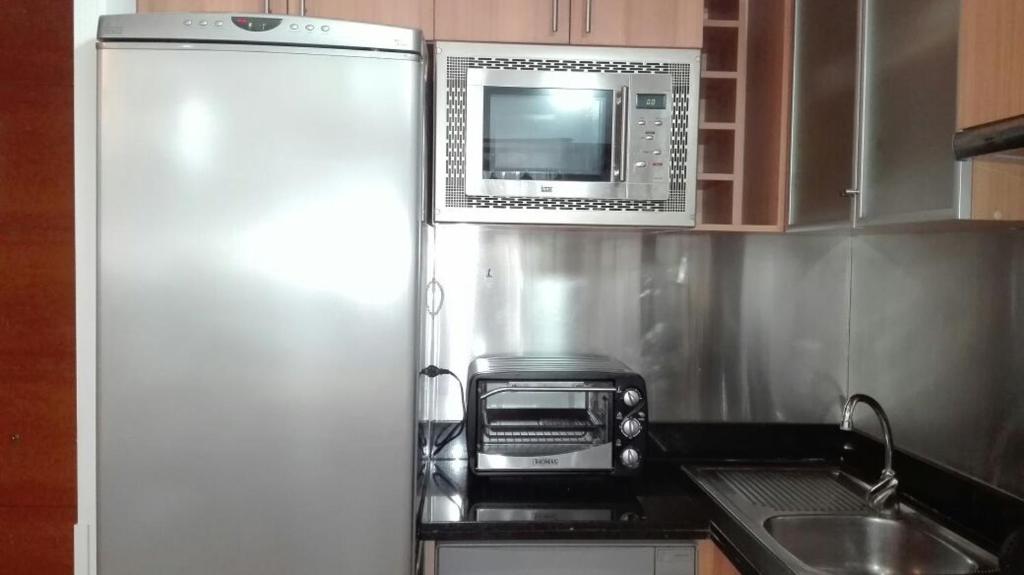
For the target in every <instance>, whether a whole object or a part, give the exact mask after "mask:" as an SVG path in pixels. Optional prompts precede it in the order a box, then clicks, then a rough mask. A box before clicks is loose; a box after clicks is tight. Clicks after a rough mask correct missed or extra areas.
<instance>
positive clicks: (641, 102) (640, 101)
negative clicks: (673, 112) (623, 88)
mask: <svg viewBox="0 0 1024 575" xmlns="http://www.w3.org/2000/svg"><path fill="white" fill-rule="evenodd" d="M636 107H637V109H638V110H664V109H665V94H637V95H636Z"/></svg>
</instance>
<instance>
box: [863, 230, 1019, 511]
mask: <svg viewBox="0 0 1024 575" xmlns="http://www.w3.org/2000/svg"><path fill="white" fill-rule="evenodd" d="M1022 280H1024V235H1021V234H1020V233H1019V232H971V233H925V234H907V233H904V234H893V235H867V236H860V237H857V238H855V239H854V244H853V297H852V313H851V317H852V324H851V351H850V354H851V356H850V359H851V364H850V393H867V394H870V395H872V396H874V397H875V398H877V399H878V400H879V401H880V402H881V404H882V406H883V407H885V409H886V411H887V412H888V414H889V417H890V419H891V420H892V424H893V428H894V436H895V441H896V446H897V447H898V448H900V449H905V450H907V451H910V452H913V453H916V454H918V455H921V456H923V457H926V458H928V459H931V460H933V461H937V462H939V463H942V464H945V465H949V466H951V467H953V468H955V469H957V470H960V471H962V472H964V473H966V474H968V475H971V476H973V477H976V478H978V479H981V480H982V481H985V482H987V483H990V484H992V485H995V486H997V487H1000V488H1003V489H1005V490H1007V491H1010V492H1013V493H1016V494H1024V388H1022V387H1021V386H1020V381H1021V377H1022V376H1024V369H1022V360H1021V354H1020V352H1019V350H1020V349H1021V344H1022V342H1024V313H1022V311H1021V307H1022V305H1024V285H1022V284H1024V282H1022ZM858 422H859V423H860V424H862V425H864V428H865V429H867V430H872V429H874V427H875V423H874V421H873V416H872V415H871V414H870V413H867V412H865V413H864V414H861V418H860V419H859V420H858Z"/></svg>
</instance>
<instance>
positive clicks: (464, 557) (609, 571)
mask: <svg viewBox="0 0 1024 575" xmlns="http://www.w3.org/2000/svg"><path fill="white" fill-rule="evenodd" d="M428 555H431V554H428ZM432 559H433V560H432V561H431V562H430V563H432V564H431V565H428V569H427V570H426V573H427V574H428V575H485V574H486V575H495V574H500V575H575V574H577V573H578V574H580V575H583V574H586V575H695V573H696V562H697V561H696V546H695V545H694V544H692V543H672V544H666V543H636V544H630V543H620V542H614V543H593V544H590V543H588V544H583V543H568V542H567V543H509V544H487V543H481V544H462V543H452V544H447V543H446V544H440V545H438V546H437V548H436V557H434V558H432ZM430 567H435V568H436V570H435V571H431V570H430Z"/></svg>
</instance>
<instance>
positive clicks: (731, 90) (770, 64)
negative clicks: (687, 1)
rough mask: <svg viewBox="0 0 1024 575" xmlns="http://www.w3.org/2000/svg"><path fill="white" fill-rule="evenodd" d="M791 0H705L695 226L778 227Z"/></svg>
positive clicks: (782, 213)
mask: <svg viewBox="0 0 1024 575" xmlns="http://www.w3.org/2000/svg"><path fill="white" fill-rule="evenodd" d="M793 4H794V0H705V5H704V6H705V10H704V52H703V63H702V71H701V101H700V124H699V125H698V127H699V141H698V153H697V165H698V170H697V180H698V184H697V212H698V216H697V228H696V229H697V230H704V231H737V232H778V231H782V230H783V229H784V226H785V224H784V222H785V219H784V216H785V203H786V202H785V198H786V191H787V190H786V182H787V180H788V178H787V166H788V158H789V102H790V87H789V82H790V74H791V66H792V64H791V60H792V57H791V56H792V41H791V38H792V26H793Z"/></svg>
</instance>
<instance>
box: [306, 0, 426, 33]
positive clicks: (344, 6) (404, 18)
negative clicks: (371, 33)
mask: <svg viewBox="0 0 1024 575" xmlns="http://www.w3.org/2000/svg"><path fill="white" fill-rule="evenodd" d="M301 6H302V3H301V2H300V1H299V0H290V2H289V10H290V11H291V12H292V13H293V14H296V15H297V14H299V12H300V7H301ZM305 7H306V14H305V15H306V16H311V17H314V18H333V19H336V20H352V21H354V22H369V23H371V24H384V25H387V26H401V27H403V28H419V29H420V30H422V31H423V37H424V39H426V40H433V39H434V0H306V2H305Z"/></svg>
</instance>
